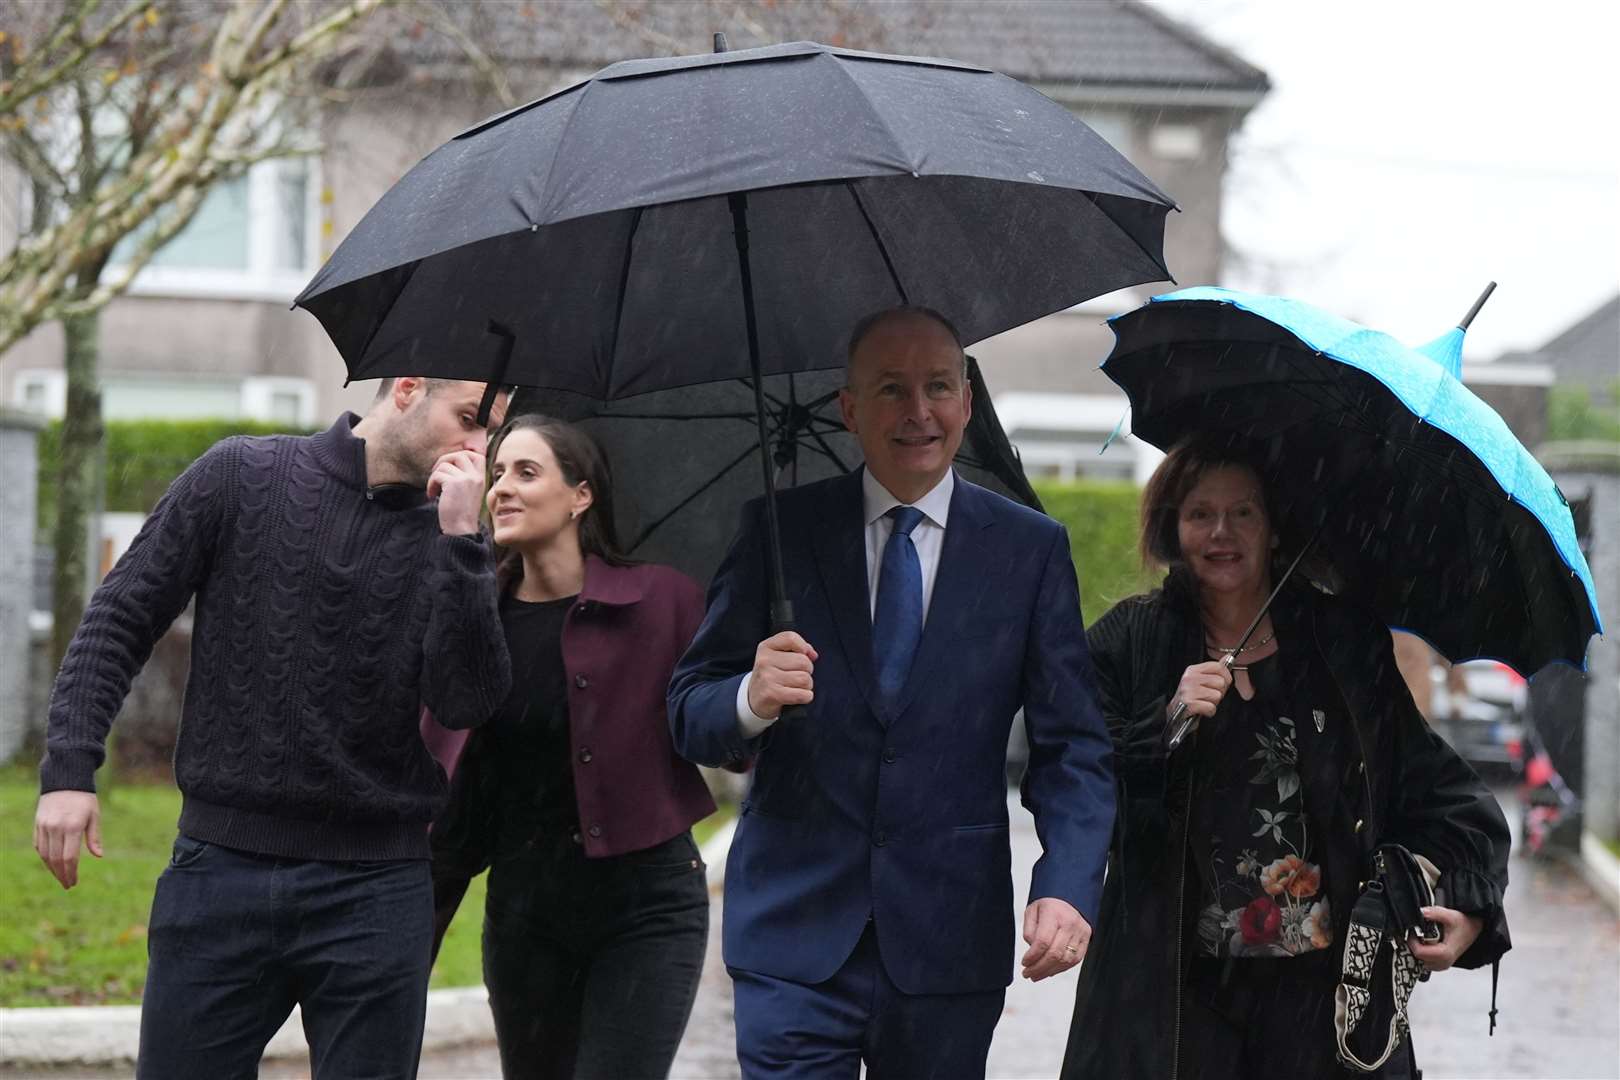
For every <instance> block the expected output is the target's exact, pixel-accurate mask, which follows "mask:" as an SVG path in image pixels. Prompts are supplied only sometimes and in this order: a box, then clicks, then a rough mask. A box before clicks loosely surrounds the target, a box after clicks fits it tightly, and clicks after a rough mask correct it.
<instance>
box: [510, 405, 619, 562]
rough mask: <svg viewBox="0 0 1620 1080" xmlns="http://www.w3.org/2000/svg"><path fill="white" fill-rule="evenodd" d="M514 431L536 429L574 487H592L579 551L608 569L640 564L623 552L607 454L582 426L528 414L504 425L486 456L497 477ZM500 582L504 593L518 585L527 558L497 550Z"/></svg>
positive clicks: (565, 477) (569, 484) (584, 515)
mask: <svg viewBox="0 0 1620 1080" xmlns="http://www.w3.org/2000/svg"><path fill="white" fill-rule="evenodd" d="M514 431H532V432H534V433H535V434H536V435H538V436H540V438H542V439H544V440H545V443H546V446H548V447H550V448H551V456H552V457H554V458H556V459H557V469H558V471H560V472H561V473H562V478H563V482H564V483H566V484H567V485H568V486H569V487H576V486H578V485H579V484H581V483H583V484H588V485H589V486H590V489H591V505H589V506H587V507H586V508H585V513H584V514H582V515H581V516H580V519H579V547H580V550H581V551H582V552H584V553H585V554H586V555H595V556H596V557H597V558H599V559H601V560H602V561H603V562H605V563H607V564H608V565H609V566H634V565H635V562H636V561H635V560H634V559H632V558H630V557H629V556H628V555H626V554H625V553H624V550H623V549H622V548H621V547H620V545H619V530H618V526H617V525H615V524H614V518H613V471H612V469H611V468H609V466H608V460H607V455H605V454H603V453H602V448H601V447H600V446H598V445H597V444H596V440H595V439H593V438H591V437H590V435H589V434H587V433H586V432H585V430H584V429H583V428H579V427H576V426H574V425H573V424H570V423H568V421H566V420H558V419H556V418H555V417H550V416H542V415H541V414H539V413H524V414H522V415H520V416H514V417H512V418H510V419H509V420H507V421H506V423H504V424H502V425H501V429H500V430H499V431H497V432H496V433H495V437H494V438H492V439H490V441H489V451H488V453H487V455H486V456H485V463H486V469H487V470H488V471H489V472H490V473H491V474H493V471H494V468H495V455H496V454H498V453H499V452H500V449H501V444H502V443H504V442H505V441H506V437H507V436H508V435H510V434H512V432H514ZM485 480H486V482H487V483H486V487H492V486H493V475H488V476H486V477H485ZM496 558H497V564H496V578H497V580H498V581H499V582H500V587H501V589H502V591H505V590H506V589H508V588H511V587H513V586H515V585H516V584H517V583H518V582H519V581H521V580H522V578H523V558H522V556H520V555H519V554H518V553H517V552H516V551H508V550H505V549H500V548H497V550H496Z"/></svg>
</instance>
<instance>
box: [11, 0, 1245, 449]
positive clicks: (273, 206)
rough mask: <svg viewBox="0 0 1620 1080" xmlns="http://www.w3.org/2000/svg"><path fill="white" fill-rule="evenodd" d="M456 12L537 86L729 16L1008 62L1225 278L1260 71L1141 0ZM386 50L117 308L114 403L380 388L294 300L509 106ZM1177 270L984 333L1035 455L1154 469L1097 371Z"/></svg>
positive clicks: (58, 381)
mask: <svg viewBox="0 0 1620 1080" xmlns="http://www.w3.org/2000/svg"><path fill="white" fill-rule="evenodd" d="M443 10H444V11H445V12H446V13H447V14H448V15H449V16H450V17H451V18H453V19H455V20H456V22H457V24H458V25H459V26H460V28H461V29H462V31H463V32H464V33H465V34H466V35H467V36H468V37H469V38H472V39H475V40H477V41H478V42H479V43H480V45H481V48H482V49H483V51H484V52H485V53H486V54H487V55H488V57H489V58H490V60H491V61H492V62H493V63H494V64H495V65H497V66H498V67H499V68H500V69H501V70H502V71H503V72H504V73H505V74H506V77H507V78H508V80H509V81H510V82H511V84H512V85H513V87H514V90H515V93H516V94H517V95H518V96H519V97H520V98H522V99H528V98H532V97H538V96H542V95H545V94H548V93H550V92H552V91H554V90H556V89H559V88H561V87H564V86H566V85H568V84H570V83H573V82H575V81H578V80H579V79H582V78H584V77H585V76H587V75H589V74H590V73H591V72H592V71H594V70H596V69H597V68H600V67H602V66H605V65H607V64H609V63H613V62H615V61H618V60H622V59H625V58H627V57H631V56H638V55H648V54H656V53H676V52H702V51H707V50H708V49H709V48H711V34H712V32H713V31H716V30H723V31H725V32H726V33H727V34H728V36H729V38H730V43H731V45H732V46H733V47H734V48H745V47H749V46H752V45H756V44H764V43H768V42H772V41H783V40H796V39H806V38H808V39H813V40H820V41H824V42H828V43H831V44H839V45H847V46H849V47H853V48H864V49H871V50H876V51H884V52H895V53H910V54H929V55H938V56H949V57H953V58H956V59H961V60H965V61H969V62H973V63H977V64H980V65H983V66H985V67H989V68H993V69H996V70H998V71H1002V72H1004V73H1006V74H1008V75H1011V76H1013V77H1015V78H1018V79H1021V80H1024V81H1026V82H1029V83H1031V84H1032V85H1034V86H1036V87H1038V88H1039V89H1040V90H1042V91H1043V92H1045V93H1046V94H1048V95H1049V96H1051V97H1052V98H1054V99H1055V100H1057V101H1059V102H1061V103H1063V104H1064V105H1066V106H1068V107H1069V108H1071V109H1073V110H1074V111H1075V112H1076V113H1077V114H1078V115H1080V116H1081V117H1082V118H1084V119H1085V120H1086V121H1087V122H1088V123H1089V124H1090V125H1091V126H1092V127H1093V128H1095V129H1096V130H1097V131H1098V132H1099V133H1100V134H1101V135H1103V136H1104V137H1105V138H1107V139H1108V140H1109V141H1110V142H1112V143H1113V144H1114V145H1115V146H1116V147H1117V148H1119V149H1120V150H1121V151H1123V152H1124V153H1125V155H1126V156H1127V157H1128V158H1130V159H1131V160H1132V161H1133V162H1135V163H1136V164H1137V166H1138V167H1140V168H1141V169H1142V170H1143V171H1144V172H1145V173H1147V174H1148V175H1149V176H1150V177H1151V178H1152V179H1153V180H1154V181H1155V182H1156V183H1157V184H1159V186H1160V187H1161V188H1163V189H1164V190H1165V191H1166V192H1168V193H1169V194H1170V195H1171V196H1172V197H1173V198H1175V199H1176V200H1177V201H1178V203H1179V204H1180V207H1181V210H1182V212H1181V213H1177V214H1172V215H1171V219H1170V221H1169V222H1168V224H1167V229H1166V244H1165V247H1166V256H1167V261H1168V263H1169V265H1170V267H1171V268H1172V270H1174V272H1175V273H1176V274H1177V276H1178V278H1179V279H1180V280H1181V281H1183V282H1188V283H1193V282H1218V281H1219V280H1220V278H1221V250H1222V245H1221V232H1220V222H1221V197H1222V179H1223V176H1224V173H1225V170H1226V162H1227V142H1228V139H1229V138H1230V135H1231V133H1232V132H1233V131H1235V130H1236V129H1237V128H1238V127H1239V126H1240V125H1241V124H1242V122H1243V118H1244V116H1245V115H1246V114H1247V113H1248V111H1249V110H1250V109H1252V108H1253V107H1254V106H1255V105H1256V104H1257V103H1259V101H1260V100H1261V99H1262V98H1263V97H1264V95H1265V94H1266V92H1267V88H1268V83H1267V79H1266V76H1265V73H1264V72H1262V71H1260V70H1259V69H1257V68H1255V67H1254V66H1252V65H1250V64H1248V63H1246V62H1245V61H1243V60H1242V59H1241V58H1239V57H1237V56H1235V55H1233V54H1232V53H1230V52H1229V51H1227V50H1225V49H1223V48H1221V47H1219V46H1217V45H1215V44H1213V43H1212V42H1210V41H1208V40H1206V39H1205V38H1203V37H1201V36H1200V35H1199V34H1197V33H1196V32H1194V31H1192V30H1190V29H1188V28H1187V27H1184V26H1182V25H1180V24H1178V23H1176V22H1174V21H1173V20H1171V19H1169V18H1167V17H1165V16H1164V15H1162V14H1160V13H1159V12H1158V11H1156V10H1155V9H1154V8H1152V7H1150V6H1148V5H1146V4H1143V3H1138V2H1134V0H998V2H995V3H950V4H941V3H930V2H925V0H886V2H884V3H862V4H834V3H817V2H803V3H794V4H774V3H765V2H747V0H744V2H742V3H728V4H719V3H704V2H694V3H660V2H652V0H642V2H633V0H627V2H617V3H614V2H603V3H596V4H587V3H559V2H555V0H551V2H542V0H531V2H527V3H515V2H514V3H499V4H481V5H471V4H468V5H446V6H445V7H444V9H443ZM373 70H374V72H375V75H374V77H373V79H372V85H371V86H370V87H369V90H370V92H366V93H360V94H357V95H354V96H353V97H352V100H350V101H349V102H348V103H346V104H341V105H332V106H329V107H328V108H327V110H326V111H325V113H324V115H323V116H322V119H321V128H322V130H321V136H322V143H323V146H324V152H323V153H322V155H321V156H320V157H319V158H318V159H317V160H313V161H276V162H270V163H265V164H263V165H260V166H258V167H256V168H255V169H254V170H253V171H252V172H251V173H250V174H249V175H248V176H246V177H243V178H241V179H240V180H237V181H235V182H232V183H230V184H227V185H224V186H223V187H222V188H220V189H217V190H216V191H215V192H214V193H213V194H212V195H211V196H210V197H209V199H208V201H207V203H206V204H205V206H204V208H203V210H202V211H201V212H200V213H199V216H198V218H197V220H196V221H195V222H193V224H192V225H191V226H190V227H189V228H188V229H187V230H186V232H184V233H183V234H182V235H181V236H180V237H178V238H177V239H176V241H174V242H173V243H172V244H171V245H169V247H168V248H166V249H165V250H164V251H163V252H162V253H161V254H160V256H159V257H158V259H157V260H156V261H155V263H154V264H153V265H152V266H150V267H149V268H148V269H147V270H146V271H144V272H143V273H142V274H141V275H140V277H139V279H138V280H137V282H136V284H135V287H134V288H133V289H132V290H131V292H130V294H129V295H127V296H125V297H123V298H120V299H118V300H116V301H114V302H113V303H112V304H110V305H109V306H108V307H107V308H106V309H105V311H104V313H103V316H102V324H101V371H102V383H103V385H102V392H103V402H104V411H105V414H106V415H107V416H108V417H109V418H120V417H135V416H168V417H186V416H204V415H207V416H225V417H240V418H244V419H262V420H275V421H280V422H284V423H289V424H296V425H304V426H314V425H318V424H322V423H324V422H325V421H326V419H327V418H328V417H330V416H331V415H333V414H334V413H335V412H336V411H338V410H339V409H342V408H360V407H362V406H363V405H364V404H365V403H366V401H367V400H368V399H369V394H370V388H369V387H366V386H356V387H349V388H345V387H344V386H343V366H342V363H341V361H340V360H339V359H338V357H337V354H336V352H335V350H334V349H333V348H332V346H331V345H330V343H329V342H328V341H327V340H326V337H325V335H324V333H323V332H322V331H321V329H320V327H319V326H318V325H317V324H316V322H315V320H314V319H313V318H312V317H310V316H309V315H308V314H306V313H304V312H293V311H289V310H288V302H289V301H290V300H291V298H292V297H293V296H294V295H295V294H296V293H297V292H298V291H299V289H300V288H301V287H302V286H303V284H304V283H305V282H306V281H307V280H308V278H309V277H310V275H311V274H312V273H313V272H314V270H315V269H316V267H317V266H318V265H319V263H320V262H321V260H322V258H323V257H324V256H325V255H326V254H328V253H329V252H330V251H331V249H332V248H333V246H335V244H336V242H337V241H338V240H340V239H341V238H342V236H343V235H344V234H345V233H346V232H347V231H348V230H349V229H350V228H351V227H352V226H353V225H354V224H355V222H357V221H358V220H359V218H360V217H361V216H362V215H363V214H364V213H365V211H366V210H367V209H368V208H369V207H370V206H371V204H372V203H373V202H374V201H375V200H376V199H377V198H378V197H379V196H380V195H381V194H382V193H383V192H384V191H385V190H386V189H387V188H388V186H389V185H390V184H392V183H393V182H394V181H395V180H396V179H398V177H399V176H400V175H401V174H402V173H403V172H404V171H405V170H407V169H408V168H409V167H410V166H411V165H413V164H414V163H415V162H416V161H417V160H418V159H419V158H420V157H421V156H422V155H424V154H425V153H427V152H428V151H429V150H431V149H432V148H433V147H434V146H436V145H438V144H439V143H440V142H442V141H444V140H445V139H447V138H449V137H450V136H452V135H454V134H455V133H456V132H457V131H459V130H461V129H463V128H464V127H466V126H468V125H470V124H471V123H473V122H475V121H477V120H479V119H481V118H482V117H484V116H486V115H488V114H490V113H492V112H495V111H497V110H498V109H499V108H500V102H499V101H497V100H496V99H495V98H494V97H493V96H492V95H491V94H490V93H489V92H488V91H487V90H486V89H480V86H481V85H487V84H480V83H479V82H478V80H477V79H476V78H475V71H474V69H473V68H472V67H471V66H470V65H469V63H468V61H467V53H466V51H465V50H464V49H463V48H462V47H461V46H459V45H458V44H457V43H456V42H454V41H453V40H451V39H450V38H449V37H446V36H444V35H440V34H435V33H424V34H421V35H419V36H415V37H411V36H407V37H404V38H402V39H401V40H400V41H398V42H393V41H390V42H389V43H388V46H387V49H386V50H385V52H384V54H383V56H382V57H381V59H379V60H378V61H376V63H375V64H374V66H373ZM3 168H4V163H3V161H0V171H3ZM5 187H6V188H7V189H8V190H7V191H6V192H5V193H4V194H3V195H0V199H3V202H0V244H4V243H7V242H9V241H10V240H11V238H14V237H15V235H16V231H17V227H18V222H19V221H20V220H22V205H21V199H20V197H17V194H16V192H15V190H12V189H15V188H17V187H20V185H14V184H7V185H5ZM1164 287H1167V286H1166V285H1164V284H1162V283H1161V284H1160V285H1159V286H1157V287H1144V288H1141V289H1137V290H1131V291H1130V292H1129V293H1127V294H1118V295H1114V296H1111V297H1106V298H1101V299H1099V300H1097V301H1093V302H1090V303H1087V304H1083V305H1081V306H1079V307H1077V308H1075V309H1072V310H1069V311H1064V312H1059V313H1055V314H1053V315H1051V316H1049V317H1047V318H1045V319H1042V320H1040V321H1038V322H1036V323H1034V324H1031V325H1029V326H1026V327H1021V328H1019V329H1016V330H1014V331H1011V332H1009V333H1006V334H1002V335H1000V336H998V337H996V338H994V339H991V340H989V341H986V342H983V343H980V344H978V345H976V346H975V347H974V349H973V352H974V354H975V355H976V356H977V357H979V359H981V360H982V361H983V362H984V367H985V372H986V377H987V379H988V381H989V383H990V385H991V387H992V388H993V389H994V390H995V392H996V394H997V405H998V409H1000V411H1001V414H1002V419H1003V422H1004V424H1005V426H1006V427H1007V429H1008V433H1009V435H1010V436H1011V438H1012V439H1013V441H1014V442H1015V443H1016V444H1018V445H1019V446H1020V447H1021V448H1022V450H1023V451H1024V453H1025V455H1026V458H1027V460H1028V462H1029V466H1030V469H1031V471H1032V472H1036V473H1047V474H1051V475H1061V476H1072V475H1076V474H1088V473H1098V472H1099V471H1100V472H1102V473H1105V474H1108V475H1121V476H1129V475H1133V474H1134V473H1136V472H1138V471H1139V469H1140V465H1139V464H1134V465H1133V460H1134V459H1133V458H1132V453H1133V449H1132V447H1131V445H1130V444H1129V443H1128V442H1127V444H1124V445H1121V446H1120V447H1118V448H1116V449H1115V450H1112V451H1110V455H1109V456H1108V457H1106V458H1099V457H1098V456H1097V453H1096V448H1097V447H1098V446H1100V445H1101V443H1102V441H1103V440H1104V438H1106V436H1107V435H1108V433H1109V431H1110V430H1111V429H1112V428H1113V426H1114V423H1115V421H1116V420H1117V419H1118V416H1119V414H1120V412H1121V410H1122V404H1121V403H1122V400H1123V399H1122V398H1120V396H1119V395H1118V394H1117V392H1116V391H1115V390H1114V389H1113V386H1112V384H1111V383H1109V382H1108V381H1107V380H1106V379H1105V378H1103V377H1102V376H1101V375H1100V374H1099V373H1098V372H1097V371H1096V370H1095V369H1096V366H1097V364H1098V363H1099V362H1100V361H1101V360H1102V358H1103V356H1104V355H1106V353H1107V350H1108V346H1109V344H1110V341H1111V335H1110V334H1109V332H1108V331H1107V329H1106V328H1105V327H1104V325H1103V319H1104V318H1105V317H1106V316H1107V315H1110V314H1114V313H1117V312H1119V311H1123V310H1125V309H1127V308H1129V307H1131V306H1134V305H1135V303H1137V302H1138V301H1139V300H1140V299H1142V298H1145V297H1146V296H1148V295H1151V294H1152V293H1153V292H1156V291H1160V290H1162V289H1163V288H1164ZM61 352H62V342H61V333H60V329H59V328H58V327H55V326H47V327H42V328H40V329H39V330H38V331H36V332H35V333H34V334H33V335H31V336H30V337H29V338H28V339H26V340H25V341H23V342H21V343H19V344H18V345H16V346H15V347H13V348H12V349H11V350H10V351H9V352H8V354H7V355H6V356H5V357H4V363H3V365H0V368H3V370H0V401H5V402H10V403H13V404H15V405H18V406H22V407H24V408H28V409H32V410H35V411H40V412H44V413H45V414H47V415H60V413H61V411H62V408H63V404H64V400H65V377H64V375H63V373H62V369H61ZM1055 394H1061V395H1068V396H1067V397H1061V398H1059V397H1053V396H1051V395H1055ZM1003 400H1005V406H1003V404H1002V402H1003Z"/></svg>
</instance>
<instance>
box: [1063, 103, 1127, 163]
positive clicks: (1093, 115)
mask: <svg viewBox="0 0 1620 1080" xmlns="http://www.w3.org/2000/svg"><path fill="white" fill-rule="evenodd" d="M1074 111H1075V113H1076V114H1077V115H1078V116H1079V117H1080V119H1082V120H1084V121H1085V122H1086V126H1087V127H1089V128H1091V130H1092V131H1095V132H1096V133H1097V134H1099V135H1101V136H1102V137H1103V138H1104V139H1105V140H1106V141H1107V143H1108V145H1109V146H1112V147H1113V148H1114V149H1115V150H1118V151H1119V152H1120V153H1122V154H1124V155H1125V156H1126V157H1130V156H1131V152H1132V148H1131V114H1130V113H1128V112H1126V111H1125V110H1124V109H1104V108H1084V109H1075V110H1074Z"/></svg>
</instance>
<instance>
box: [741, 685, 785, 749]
mask: <svg viewBox="0 0 1620 1080" xmlns="http://www.w3.org/2000/svg"><path fill="white" fill-rule="evenodd" d="M753 681H754V673H753V672H752V671H750V672H749V673H748V674H746V675H744V676H743V677H742V682H740V683H738V684H737V726H738V727H739V728H741V729H742V733H743V738H745V739H753V738H757V737H758V736H759V735H760V734H762V733H763V732H764V731H765V729H766V728H768V727H770V726H771V725H772V724H774V723H776V721H775V720H774V719H773V720H767V719H765V717H763V716H760V715H759V714H758V713H756V712H755V711H754V710H753V709H752V708H750V707H749V705H748V684H749V683H751V682H753Z"/></svg>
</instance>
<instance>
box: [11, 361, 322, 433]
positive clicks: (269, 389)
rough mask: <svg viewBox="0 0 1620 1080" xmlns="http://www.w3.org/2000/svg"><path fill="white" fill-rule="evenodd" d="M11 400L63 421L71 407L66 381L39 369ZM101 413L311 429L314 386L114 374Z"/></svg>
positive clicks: (277, 380)
mask: <svg viewBox="0 0 1620 1080" xmlns="http://www.w3.org/2000/svg"><path fill="white" fill-rule="evenodd" d="M11 399H12V402H13V403H14V404H17V405H20V406H22V407H23V408H26V409H29V410H32V411H33V412H36V413H42V414H43V415H45V416H48V417H52V418H60V417H61V416H62V414H63V412H64V411H65V410H66V406H67V377H66V376H65V375H64V374H63V373H62V372H60V371H49V370H43V369H37V368H35V369H29V370H24V371H19V372H17V376H16V378H15V379H14V380H13V382H12V385H11ZM101 413H102V416H104V417H105V418H106V419H108V420H144V419H163V420H204V419H225V420H268V421H273V422H275V423H278V424H285V425H287V426H288V427H313V426H315V422H316V421H315V384H314V383H313V382H311V381H310V380H308V379H294V378H286V377H281V376H249V377H247V378H241V377H237V376H230V375H217V376H207V375H192V374H179V373H172V374H171V373H157V372H154V373H149V374H148V373H128V372H116V373H112V374H108V375H106V376H104V377H103V378H102V381H101Z"/></svg>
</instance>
